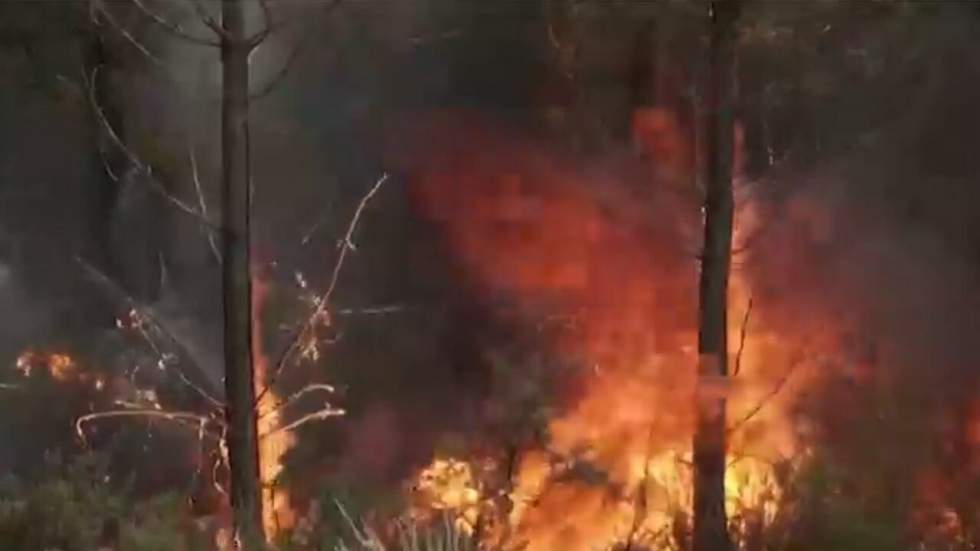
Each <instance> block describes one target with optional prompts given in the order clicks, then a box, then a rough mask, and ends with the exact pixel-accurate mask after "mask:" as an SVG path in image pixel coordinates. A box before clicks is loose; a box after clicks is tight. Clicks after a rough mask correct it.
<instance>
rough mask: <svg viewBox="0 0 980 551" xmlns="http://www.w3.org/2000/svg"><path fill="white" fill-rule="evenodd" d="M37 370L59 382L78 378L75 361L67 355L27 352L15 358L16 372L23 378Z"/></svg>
mask: <svg viewBox="0 0 980 551" xmlns="http://www.w3.org/2000/svg"><path fill="white" fill-rule="evenodd" d="M38 369H40V370H47V372H48V373H49V374H50V375H51V378H52V379H54V380H56V381H61V382H67V381H71V380H74V379H76V378H77V377H79V371H78V366H77V365H76V364H75V360H73V359H72V357H71V356H69V355H67V354H59V353H56V352H34V351H31V350H28V351H26V352H23V353H22V354H21V355H20V356H18V357H17V370H18V371H20V374H21V375H23V376H24V377H30V376H31V373H33V372H34V371H35V370H38Z"/></svg>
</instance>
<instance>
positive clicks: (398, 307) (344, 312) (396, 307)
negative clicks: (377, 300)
mask: <svg viewBox="0 0 980 551" xmlns="http://www.w3.org/2000/svg"><path fill="white" fill-rule="evenodd" d="M405 309H406V306H405V305H404V304H387V305H384V306H368V307H365V308H340V309H338V310H336V311H335V313H336V314H337V315H338V316H381V315H384V314H394V313H396V312H403V311H405Z"/></svg>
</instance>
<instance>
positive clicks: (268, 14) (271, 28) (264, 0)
mask: <svg viewBox="0 0 980 551" xmlns="http://www.w3.org/2000/svg"><path fill="white" fill-rule="evenodd" d="M341 2H342V0H331V1H330V2H327V3H324V4H323V6H322V9H323V11H324V14H326V13H329V12H330V11H332V10H333V9H334V8H336V7H337V6H339V5H340V3H341ZM259 7H260V8H261V9H262V17H263V19H264V20H265V25H264V27H263V29H262V30H261V31H259V32H257V33H255V34H254V35H253V36H251V37H250V38H248V39H246V43H247V44H248V46H249V47H250V48H253V49H254V48H257V47H258V46H259V44H262V42H264V41H265V39H266V38H268V37H269V35H271V34H272V33H274V32H276V31H278V30H280V29H282V28H285V27H287V26H289V25H292V24H293V23H295V22H297V21H306V22H307V23H309V24H311V27H312V23H313V22H315V21H316V19H315V18H313V17H311V16H308V15H307V16H305V17H294V18H290V19H283V20H281V21H274V20H273V18H272V10H271V9H270V8H269V2H268V0H259Z"/></svg>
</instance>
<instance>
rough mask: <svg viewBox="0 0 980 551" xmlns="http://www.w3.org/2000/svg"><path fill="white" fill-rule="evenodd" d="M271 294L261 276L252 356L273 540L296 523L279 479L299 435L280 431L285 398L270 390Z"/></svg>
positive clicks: (265, 507)
mask: <svg viewBox="0 0 980 551" xmlns="http://www.w3.org/2000/svg"><path fill="white" fill-rule="evenodd" d="M266 295H267V286H266V284H265V283H264V282H263V281H262V280H261V279H260V278H258V277H253V282H252V309H253V310H252V311H253V317H252V333H253V338H252V347H253V350H252V356H253V361H254V364H255V371H254V377H255V382H254V384H255V388H256V393H257V394H259V393H261V396H262V397H261V399H260V400H259V402H258V404H257V406H256V416H257V421H256V425H257V427H256V429H257V431H258V434H259V441H258V446H259V475H260V478H261V481H262V524H263V526H264V528H265V533H266V536H267V537H269V538H270V539H271V538H272V537H274V536H275V535H276V534H278V533H279V531H280V530H282V529H285V528H289V527H291V526H292V525H293V523H294V522H295V521H296V511H295V510H294V509H293V507H292V505H291V504H290V498H289V493H288V491H287V490H285V489H283V488H281V487H278V486H277V478H278V477H279V475H280V474H281V473H282V470H283V465H282V460H283V457H284V456H285V455H286V453H287V452H288V451H289V450H290V449H292V447H293V446H295V445H296V436H295V435H294V434H293V433H292V432H289V431H283V430H280V429H281V427H282V415H281V411H280V408H281V406H282V399H281V398H280V397H279V395H278V394H277V393H276V392H275V391H274V390H272V389H271V388H270V389H269V390H268V391H267V392H264V393H262V392H261V391H262V389H264V388H266V386H265V385H266V380H267V377H268V370H269V358H268V356H267V355H266V353H265V346H264V341H263V339H262V336H261V334H262V332H261V327H262V325H261V314H262V309H263V307H264V306H265V298H266Z"/></svg>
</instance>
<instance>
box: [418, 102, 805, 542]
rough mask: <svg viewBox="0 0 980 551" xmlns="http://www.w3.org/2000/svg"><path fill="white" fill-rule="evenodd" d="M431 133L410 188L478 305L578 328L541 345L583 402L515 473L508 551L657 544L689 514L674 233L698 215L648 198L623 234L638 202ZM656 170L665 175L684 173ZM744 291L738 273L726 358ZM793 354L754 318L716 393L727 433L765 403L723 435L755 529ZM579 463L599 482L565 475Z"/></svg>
mask: <svg viewBox="0 0 980 551" xmlns="http://www.w3.org/2000/svg"><path fill="white" fill-rule="evenodd" d="M647 115H649V114H647ZM641 119H642V120H645V121H646V122H651V121H652V122H657V123H659V122H662V121H660V119H658V118H652V119H651V118H650V117H649V116H647V117H645V118H644V117H641ZM439 124H441V123H435V126H437V128H435V130H434V131H433V128H432V127H430V128H428V130H429V131H430V132H431V133H432V136H434V137H435V138H434V139H430V140H428V141H427V142H426V143H428V144H434V145H435V148H436V149H438V151H436V152H435V153H434V154H432V155H430V156H424V155H423V156H422V157H423V158H424V160H423V161H422V162H421V168H420V169H419V171H418V173H417V180H416V182H415V183H416V186H415V187H414V188H413V190H412V191H413V193H414V198H415V200H416V202H417V205H418V207H419V209H420V210H421V211H422V212H423V213H424V214H425V215H426V216H428V217H429V218H430V219H432V220H435V221H437V222H439V223H440V224H441V225H442V226H443V228H444V229H445V232H446V240H447V244H448V246H449V248H450V249H451V250H452V251H453V252H454V253H455V255H456V256H457V258H458V259H459V260H460V262H461V264H462V265H463V266H464V267H465V268H466V270H467V273H468V274H470V276H471V277H472V278H473V279H474V280H475V281H476V282H477V283H478V284H479V285H480V286H481V287H482V288H483V289H484V290H485V291H487V293H488V294H489V295H496V294H501V293H509V294H513V295H516V296H517V297H519V298H521V299H522V300H521V304H522V305H523V307H524V309H525V311H526V314H527V315H529V316H533V315H534V314H535V311H534V308H536V306H537V305H539V304H541V303H542V302H545V301H547V304H548V305H549V307H550V308H552V309H557V310H559V311H560V312H561V313H562V314H564V315H567V316H570V317H571V316H575V317H576V319H577V320H578V321H579V323H578V326H579V327H580V329H579V330H578V331H576V332H575V333H574V334H571V335H567V336H566V337H564V338H560V339H559V340H558V342H554V343H551V346H553V347H554V349H555V352H556V353H557V355H559V356H560V357H564V358H567V359H570V360H574V361H577V362H580V363H584V364H586V365H587V367H588V369H585V370H583V371H581V373H580V374H579V377H580V379H581V381H580V382H581V383H582V384H581V385H580V386H581V387H582V388H583V389H584V391H583V393H582V394H581V395H580V396H578V397H577V400H576V401H575V402H574V403H572V404H571V405H569V406H568V407H567V408H566V409H565V410H564V411H562V412H561V413H560V414H559V415H558V416H556V417H554V418H553V419H552V420H551V422H550V424H549V436H550V441H549V442H548V445H547V446H548V449H547V453H544V452H541V453H538V452H533V451H532V452H529V453H525V455H524V457H523V459H522V461H521V462H520V464H519V465H518V468H517V474H516V477H515V479H514V487H513V491H512V492H511V496H510V498H511V501H512V502H513V508H512V510H511V512H510V517H509V521H510V524H511V525H512V526H513V527H514V533H515V536H516V538H517V540H518V541H521V542H527V544H528V545H527V547H526V549H527V550H528V551H551V550H555V551H557V550H561V551H587V550H591V549H595V548H597V547H599V548H605V547H606V546H609V545H612V544H614V543H616V542H621V541H624V540H626V539H627V538H630V537H632V536H631V534H635V535H637V536H638V537H639V535H640V534H643V535H644V537H647V538H653V537H655V535H657V534H662V533H663V532H664V531H665V530H667V529H668V528H669V526H670V523H671V522H672V519H673V518H674V516H675V515H676V513H677V512H678V511H686V510H688V509H689V507H690V496H689V495H688V491H687V487H688V486H689V477H690V472H689V467H688V465H689V461H690V451H689V450H690V440H691V435H692V430H693V420H694V419H693V418H694V410H693V401H694V396H695V385H696V380H695V376H694V374H695V371H696V370H695V365H696V364H695V362H696V359H697V358H696V352H695V350H696V323H695V321H696V312H695V310H694V306H695V305H696V291H695V288H694V285H695V282H696V281H697V277H696V276H697V265H696V263H695V261H694V257H693V254H686V253H684V252H683V249H684V246H683V245H684V243H683V242H682V236H683V235H685V230H687V235H692V234H696V233H697V232H696V231H692V229H696V228H691V227H687V228H684V227H681V228H677V227H676V226H677V225H678V224H677V222H678V221H680V224H681V225H683V224H688V225H691V224H694V223H695V221H696V220H697V219H698V216H697V213H698V211H697V204H696V202H695V203H689V202H685V200H684V199H683V198H682V197H681V196H680V195H679V194H676V193H673V194H669V193H658V192H657V190H653V192H652V193H650V194H648V195H647V196H649V197H653V198H654V200H653V201H651V205H650V208H649V211H648V213H647V214H646V216H647V217H648V219H649V220H650V222H644V221H642V220H641V221H640V222H639V223H636V222H635V221H627V220H624V217H621V216H619V215H618V214H617V213H616V209H619V210H620V211H623V212H627V211H630V209H635V205H632V204H629V200H628V199H626V198H625V197H624V198H621V199H620V200H619V201H612V202H609V201H606V202H607V203H608V204H605V205H604V203H603V200H601V198H600V196H601V194H603V193H610V192H609V190H608V189H605V188H603V186H608V184H607V183H606V182H602V181H597V180H598V178H593V177H590V176H586V175H587V174H590V172H589V170H587V168H585V167H576V163H575V162H574V161H568V160H559V159H557V157H556V156H554V155H550V154H548V153H544V152H542V151H541V149H540V148H537V147H535V146H534V145H533V144H527V143H519V142H517V141H515V140H513V139H510V138H507V137H502V136H499V135H495V134H494V133H493V132H492V131H487V130H485V129H480V128H474V127H472V126H467V125H458V124H455V121H450V122H449V123H448V124H445V125H444V126H439ZM658 129H659V127H658V128H653V130H658ZM640 130H644V129H640ZM440 138H441V139H440ZM648 138H649V136H647V135H645V134H644V135H641V136H640V139H644V140H647V139H648ZM678 143H680V141H676V140H675V141H671V142H670V145H671V147H675V146H677V144H678ZM670 151H671V152H672V153H671V154H672V155H674V154H676V152H673V149H670ZM657 152H658V150H657V149H656V148H653V152H652V154H656V153H657ZM667 166H668V167H669V168H670V172H671V173H672V176H675V175H676V172H677V170H680V169H681V167H679V166H678V165H677V163H676V162H675V163H672V164H668V165H667ZM577 168H579V169H577ZM637 172H640V171H637ZM643 173H644V174H646V175H647V176H646V177H647V178H649V171H646V172H643ZM591 174H595V172H594V171H593V172H591ZM624 174H629V171H624ZM628 184H629V183H628V182H625V183H624V184H623V186H622V187H628ZM645 185H646V186H650V185H651V184H650V183H649V182H647V183H646V184H645ZM743 215H744V212H743ZM743 218H744V219H745V220H748V219H749V218H750V217H749V216H743ZM660 220H667V221H668V222H667V223H664V224H658V222H659V221H660ZM745 225H746V224H745V223H743V224H741V226H745ZM664 228H667V229H668V231H666V232H665V231H662V230H663V229H664ZM671 230H673V231H671ZM678 230H679V231H678ZM739 231H744V228H742V227H740V228H739ZM690 249H691V250H695V247H693V246H692V247H690ZM749 294H750V291H749V289H748V282H747V281H745V279H744V277H743V276H742V275H741V274H740V272H738V271H737V270H736V271H734V272H733V277H732V289H731V295H730V296H731V304H732V312H731V314H732V315H731V316H730V318H731V319H732V323H731V327H730V333H731V337H730V341H731V343H732V345H731V346H732V349H733V353H734V350H735V349H736V348H737V347H738V346H740V341H741V327H740V323H739V322H740V321H741V317H742V316H741V315H740V314H741V312H740V309H742V308H744V305H745V304H746V302H747V299H748V296H749ZM756 318H758V316H756ZM797 344H798V342H797V340H796V339H794V338H793V336H792V335H789V334H786V332H782V331H775V330H774V329H773V328H770V327H767V326H766V325H765V323H764V320H763V321H758V320H757V319H754V320H753V327H752V331H751V332H748V333H747V334H746V337H745V342H744V350H743V351H742V353H741V360H740V365H741V373H740V374H739V375H738V377H736V378H733V380H732V381H731V384H730V388H725V389H723V390H724V391H725V392H727V393H728V394H729V408H730V411H731V412H733V414H734V418H735V419H736V420H737V419H738V418H739V417H738V416H739V415H741V414H746V412H750V411H752V410H753V406H755V405H756V404H758V403H760V402H761V401H766V400H770V399H771V402H772V403H770V404H767V405H766V407H765V408H761V409H759V411H758V412H756V413H755V414H753V415H752V418H751V421H747V422H746V423H745V424H744V426H743V427H740V430H738V431H737V432H734V433H733V434H732V437H731V442H730V451H731V456H732V458H733V459H735V461H733V463H732V464H731V466H730V468H729V470H728V473H727V476H726V487H727V488H726V490H727V494H728V507H729V510H730V512H735V511H736V510H739V509H747V508H750V507H751V508H755V509H758V510H759V511H760V514H761V516H762V517H763V520H765V519H766V518H768V519H771V518H772V517H773V516H774V515H775V510H774V507H775V503H776V501H777V500H778V497H779V488H778V487H777V486H776V484H775V482H774V478H773V476H772V472H771V467H770V465H771V461H772V460H775V459H777V458H779V457H783V456H785V455H787V454H791V453H793V452H796V451H797V448H798V447H799V446H798V443H797V442H796V439H795V435H794V431H793V427H792V424H791V423H790V421H789V419H788V415H787V413H786V410H785V408H784V407H783V405H784V404H785V400H784V399H780V398H774V397H773V396H772V394H773V393H772V389H773V388H775V387H777V385H778V386H783V385H785V386H786V387H787V390H786V391H785V392H784V393H782V396H785V395H791V394H792V392H793V391H792V389H793V388H794V387H798V386H799V384H800V381H801V379H802V377H794V378H793V380H792V381H789V380H788V375H789V374H788V372H787V371H788V369H789V367H788V366H790V365H793V364H794V362H793V357H794V353H795V351H796V350H797V348H798V346H797ZM759 426H765V430H764V431H760V430H758V427H759ZM753 428H755V430H752V429H753ZM440 461H444V460H440ZM583 466H584V467H585V468H588V469H592V470H594V471H596V474H597V476H598V477H599V478H600V479H601V480H598V481H591V482H590V481H588V480H586V478H587V477H581V476H574V473H575V470H576V469H578V468H582V467H583ZM436 468H438V464H435V463H434V464H433V465H432V466H430V467H429V469H427V470H426V471H424V472H429V471H431V470H432V469H436ZM638 503H642V507H640V506H638ZM641 509H642V514H639V513H638V511H639V510H641ZM638 515H639V517H641V518H638Z"/></svg>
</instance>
